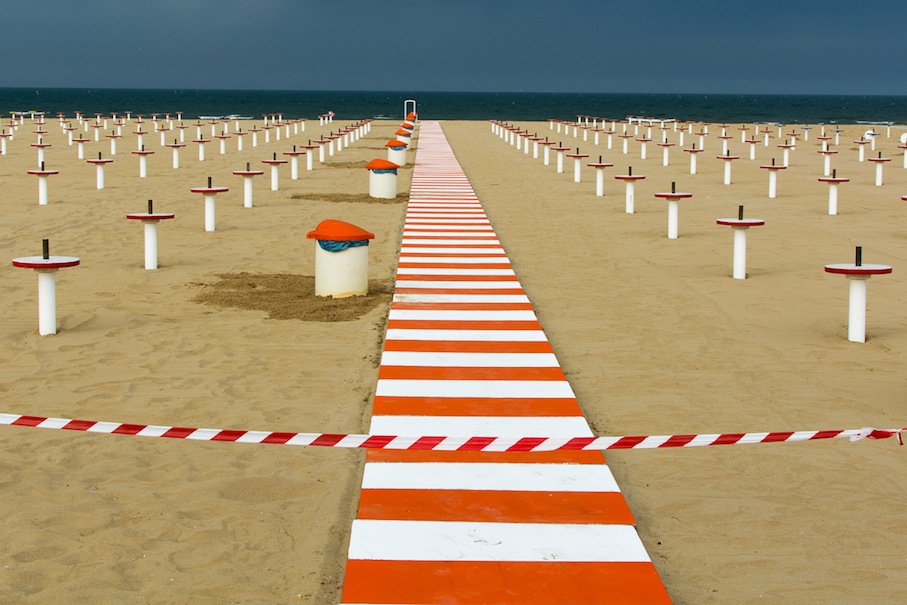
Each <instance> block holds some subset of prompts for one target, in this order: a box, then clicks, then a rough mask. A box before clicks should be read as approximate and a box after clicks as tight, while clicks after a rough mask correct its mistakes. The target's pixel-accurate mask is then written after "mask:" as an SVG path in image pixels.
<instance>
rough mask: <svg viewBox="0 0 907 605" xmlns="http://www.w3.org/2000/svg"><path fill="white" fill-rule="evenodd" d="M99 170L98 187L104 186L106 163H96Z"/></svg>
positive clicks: (97, 170)
mask: <svg viewBox="0 0 907 605" xmlns="http://www.w3.org/2000/svg"><path fill="white" fill-rule="evenodd" d="M95 166H96V167H97V168H96V172H97V179H96V180H97V185H98V189H103V188H104V164H95Z"/></svg>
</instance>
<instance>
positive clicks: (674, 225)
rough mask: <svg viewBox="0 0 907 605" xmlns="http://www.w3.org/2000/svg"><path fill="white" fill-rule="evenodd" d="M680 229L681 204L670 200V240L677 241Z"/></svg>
mask: <svg viewBox="0 0 907 605" xmlns="http://www.w3.org/2000/svg"><path fill="white" fill-rule="evenodd" d="M679 227H680V204H678V202H677V200H668V239H677V234H678V232H679V231H680V229H679Z"/></svg>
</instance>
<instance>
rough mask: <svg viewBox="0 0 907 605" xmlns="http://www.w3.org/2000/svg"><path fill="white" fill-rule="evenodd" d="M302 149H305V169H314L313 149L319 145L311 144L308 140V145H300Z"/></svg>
mask: <svg viewBox="0 0 907 605" xmlns="http://www.w3.org/2000/svg"><path fill="white" fill-rule="evenodd" d="M299 147H300V148H302V149H305V169H306V170H307V171H308V170H314V169H315V150H316V149H318V148H319V147H321V146H320V145H316V144H312V141H309V143H308V145H300V146H299Z"/></svg>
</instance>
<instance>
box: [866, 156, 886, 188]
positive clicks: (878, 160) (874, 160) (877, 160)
mask: <svg viewBox="0 0 907 605" xmlns="http://www.w3.org/2000/svg"><path fill="white" fill-rule="evenodd" d="M869 161H870V162H872V163H873V164H875V165H876V187H881V186H882V167H883V166H884V165H885V162H890V161H891V158H883V157H882V152H881V151H880V152H879V157H877V158H869Z"/></svg>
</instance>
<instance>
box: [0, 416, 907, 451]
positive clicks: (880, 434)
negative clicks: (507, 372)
mask: <svg viewBox="0 0 907 605" xmlns="http://www.w3.org/2000/svg"><path fill="white" fill-rule="evenodd" d="M0 424H6V425H11V426H28V427H36V428H43V429H62V430H67V431H84V432H87V433H106V434H112V435H135V436H138V437H165V438H168V439H190V440H193V441H227V442H232V443H266V444H273V445H302V446H314V447H343V448H359V449H384V450H423V451H424V450H437V451H459V452H552V451H556V450H619V449H654V448H667V447H701V446H707V445H742V444H749V443H782V442H784V443H787V442H793V441H815V440H818V439H838V438H842V437H846V438H848V439H849V440H850V441H859V440H860V439H887V438H889V437H896V438H897V440H898V443H900V444H901V445H903V439H902V437H901V434H902V433H903V432H904V431H907V428H900V429H874V428H862V429H844V430H827V431H775V432H768V433H716V434H703V435H648V436H642V435H637V436H621V437H610V436H607V437H606V436H602V437H485V436H472V437H460V436H431V435H424V436H402V435H355V434H332V433H286V432H279V431H243V430H234V429H206V428H191V427H178V426H157V425H150V424H126V423H118V422H98V421H95V420H75V419H71V418H45V417H41V416H25V415H19V414H0Z"/></svg>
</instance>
